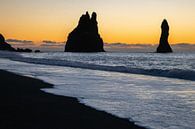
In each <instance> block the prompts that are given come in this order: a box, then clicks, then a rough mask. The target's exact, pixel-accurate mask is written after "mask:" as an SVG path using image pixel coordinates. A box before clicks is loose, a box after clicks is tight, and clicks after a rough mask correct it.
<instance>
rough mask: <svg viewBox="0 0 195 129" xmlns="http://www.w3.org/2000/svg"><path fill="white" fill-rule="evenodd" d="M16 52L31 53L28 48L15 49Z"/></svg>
mask: <svg viewBox="0 0 195 129" xmlns="http://www.w3.org/2000/svg"><path fill="white" fill-rule="evenodd" d="M16 51H17V52H27V53H31V52H32V50H31V49H29V48H25V49H24V48H17V50H16Z"/></svg>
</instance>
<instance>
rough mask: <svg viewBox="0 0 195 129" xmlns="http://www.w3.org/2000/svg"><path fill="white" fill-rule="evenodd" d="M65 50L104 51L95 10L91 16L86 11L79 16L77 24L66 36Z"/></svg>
mask: <svg viewBox="0 0 195 129" xmlns="http://www.w3.org/2000/svg"><path fill="white" fill-rule="evenodd" d="M65 52H104V44H103V40H102V38H101V37H100V35H99V33H98V23H97V14H96V13H95V12H93V14H92V16H91V18H90V15H89V13H88V12H86V14H84V15H82V16H81V18H80V20H79V24H78V26H77V27H76V28H75V29H74V30H73V31H72V32H71V33H70V34H69V36H68V40H67V42H66V46H65Z"/></svg>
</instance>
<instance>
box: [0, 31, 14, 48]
mask: <svg viewBox="0 0 195 129" xmlns="http://www.w3.org/2000/svg"><path fill="white" fill-rule="evenodd" d="M0 50H4V51H16V50H15V49H14V48H13V47H12V46H11V45H10V44H8V43H6V42H5V38H4V37H3V35H2V34H0Z"/></svg>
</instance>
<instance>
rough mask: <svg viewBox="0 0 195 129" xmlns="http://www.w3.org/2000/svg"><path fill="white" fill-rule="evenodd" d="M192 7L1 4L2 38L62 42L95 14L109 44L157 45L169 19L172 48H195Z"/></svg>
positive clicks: (180, 3)
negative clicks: (179, 45) (83, 19)
mask: <svg viewBox="0 0 195 129" xmlns="http://www.w3.org/2000/svg"><path fill="white" fill-rule="evenodd" d="M194 6H195V1H194V0H171V1H170V0H147V1H146V0H106V1H104V0H93V1H92V0H85V1H81V0H58V1H57V2H56V1H55V0H34V1H31V0H1V4H0V16H1V22H0V33H2V34H3V35H4V36H5V37H6V39H10V38H12V39H13V38H14V39H22V40H32V41H34V42H40V41H43V40H51V41H58V42H64V41H66V39H67V36H68V34H69V33H70V32H71V31H72V30H73V29H74V28H75V27H76V26H77V23H78V20H79V18H80V16H81V15H82V14H83V13H85V12H86V11H89V12H90V13H92V12H93V11H95V12H97V14H98V23H99V24H98V25H99V32H100V34H101V36H102V38H103V40H104V42H106V43H115V42H121V43H129V44H135V43H151V44H155V43H158V42H159V38H160V33H161V30H160V25H161V22H162V21H163V19H165V18H166V19H167V20H168V22H169V26H170V37H169V42H170V43H172V44H175V43H195V13H193V12H195V8H194Z"/></svg>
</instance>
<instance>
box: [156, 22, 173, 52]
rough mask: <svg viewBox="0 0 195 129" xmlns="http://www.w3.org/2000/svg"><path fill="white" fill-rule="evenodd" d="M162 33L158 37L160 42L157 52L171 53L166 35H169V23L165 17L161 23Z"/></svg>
mask: <svg viewBox="0 0 195 129" xmlns="http://www.w3.org/2000/svg"><path fill="white" fill-rule="evenodd" d="M161 29H162V33H161V37H160V44H159V46H158V48H157V53H171V52H173V50H172V49H171V47H170V45H169V42H168V37H169V25H168V22H167V20H166V19H164V20H163V22H162V25H161Z"/></svg>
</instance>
